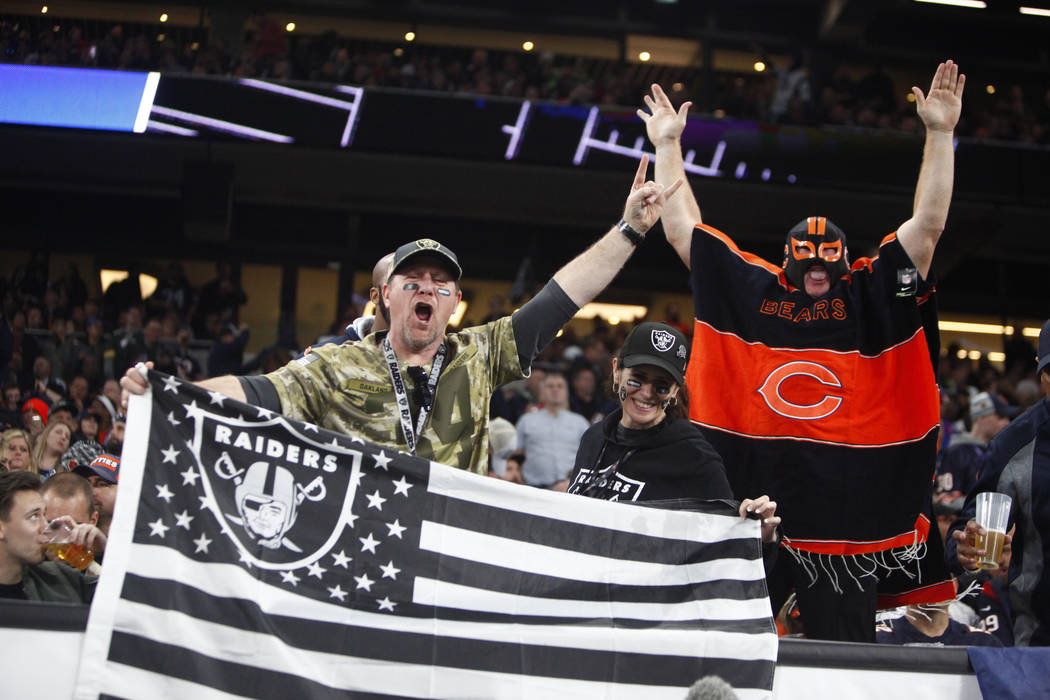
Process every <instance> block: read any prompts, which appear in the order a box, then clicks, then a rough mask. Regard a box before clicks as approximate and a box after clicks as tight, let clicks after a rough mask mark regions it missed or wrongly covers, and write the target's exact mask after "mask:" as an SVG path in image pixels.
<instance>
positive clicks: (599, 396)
mask: <svg viewBox="0 0 1050 700" xmlns="http://www.w3.org/2000/svg"><path fill="white" fill-rule="evenodd" d="M570 379H571V387H570V395H569V409H570V410H571V411H573V412H574V413H578V414H580V415H581V416H583V417H584V419H586V420H587V422H588V423H595V422H597V421H599V420H601V419H602V418H604V417H605V416H606V415H607V414H608V413H609V412H610V411H611V410H613V409H614V408H615V407H616V404H614V403H613V402H611V401H609V400H608V399H607V398H606V397H605V395H604V393H603V392H602V391H601V387H599V386H598V374H597V373H596V372H595V371H594V368H593V367H591V365H590V364H579V365H576V366H575V367H574V368H573V370H572V373H571V375H570Z"/></svg>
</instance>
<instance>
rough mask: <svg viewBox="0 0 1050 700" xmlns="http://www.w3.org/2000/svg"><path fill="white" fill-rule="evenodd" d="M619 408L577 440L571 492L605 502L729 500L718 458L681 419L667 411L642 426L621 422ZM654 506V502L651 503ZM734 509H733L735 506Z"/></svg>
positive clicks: (686, 505)
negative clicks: (655, 421)
mask: <svg viewBox="0 0 1050 700" xmlns="http://www.w3.org/2000/svg"><path fill="white" fill-rule="evenodd" d="M622 415H623V409H622V408H617V409H616V410H615V411H613V412H612V413H610V414H609V415H607V416H606V417H605V418H604V419H602V421H601V422H600V423H596V424H594V425H592V426H591V427H590V428H589V429H588V430H587V432H586V433H584V434H583V438H582V439H581V440H580V449H579V450H578V451H577V452H576V466H575V467H574V468H573V470H572V477H571V479H570V486H569V493H577V494H581V495H584V496H590V497H592V498H601V499H605V500H607V501H668V502H670V501H675V502H681V503H680V504H679V505H673V504H671V503H668V504H667V506H668V507H678V508H685V509H689V510H693V509H694V508H692V507H690V505H689V504H688V503H687V501H689V502H693V501H711V500H724V501H733V492H732V490H731V489H730V488H729V480H728V479H727V478H726V470H725V467H724V466H723V465H722V458H721V457H719V456H718V453H717V452H715V450H714V448H712V447H711V445H709V444H708V442H707V440H706V439H704V436H703V435H702V434H701V433H700V430H699V429H698V428H697V427H696V426H694V425H693V424H692V423H690V422H689V421H688V420H685V419H682V418H672V417H670V416H668V417H667V418H665V419H664V420H663V421H661V422H660V423H658V424H657V425H655V426H653V427H652V428H648V429H646V430H630V429H628V428H624V427H622V426H621V425H620V418H621V416H622ZM651 505H656V504H651ZM734 513H735V510H734Z"/></svg>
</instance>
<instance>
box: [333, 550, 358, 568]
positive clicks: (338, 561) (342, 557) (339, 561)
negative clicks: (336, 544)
mask: <svg viewBox="0 0 1050 700" xmlns="http://www.w3.org/2000/svg"><path fill="white" fill-rule="evenodd" d="M332 557H333V558H334V559H335V564H334V565H335V566H341V567H343V568H344V569H347V568H349V567H348V566H347V564H348V563H350V562H351V561H353V560H354V558H353V557H348V556H346V554H344V553H343V550H339V554H333V555H332Z"/></svg>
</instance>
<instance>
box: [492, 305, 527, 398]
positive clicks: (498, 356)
mask: <svg viewBox="0 0 1050 700" xmlns="http://www.w3.org/2000/svg"><path fill="white" fill-rule="evenodd" d="M515 316H516V315H515ZM512 318H513V317H511V316H504V317H503V318H501V319H498V320H496V321H493V322H492V323H489V324H486V326H485V328H486V330H487V331H488V334H489V347H490V348H491V352H490V353H489V376H491V377H492V386H493V388H495V387H497V386H500V385H502V384H506V383H507V382H512V381H514V380H516V379H521V378H523V377H526V376H528V374H527V373H526V372H527V370H523V369H522V366H521V360H520V358H519V355H518V343H517V341H516V340H515V338H514V325H513V323H512V321H511V319H512Z"/></svg>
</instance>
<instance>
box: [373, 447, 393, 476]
mask: <svg viewBox="0 0 1050 700" xmlns="http://www.w3.org/2000/svg"><path fill="white" fill-rule="evenodd" d="M372 458H373V459H374V460H375V461H376V463H375V468H376V469H382V470H383V471H390V470H389V469H387V467H386V465H388V464H390V460H391V459H393V458H392V457H387V456H386V453H385V452H383V451H382V450H380V451H379V454H377V455H373V456H372Z"/></svg>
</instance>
